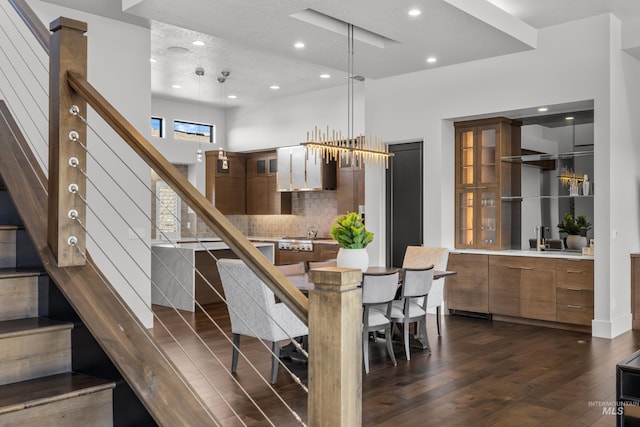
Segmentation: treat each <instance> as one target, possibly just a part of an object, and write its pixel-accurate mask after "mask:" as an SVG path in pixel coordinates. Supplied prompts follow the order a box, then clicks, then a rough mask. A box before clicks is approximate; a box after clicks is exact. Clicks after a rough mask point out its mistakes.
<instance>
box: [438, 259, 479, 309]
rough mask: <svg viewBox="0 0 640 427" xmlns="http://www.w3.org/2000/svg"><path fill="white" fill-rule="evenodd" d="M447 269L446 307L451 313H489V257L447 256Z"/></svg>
mask: <svg viewBox="0 0 640 427" xmlns="http://www.w3.org/2000/svg"><path fill="white" fill-rule="evenodd" d="M447 269H448V270H452V271H455V272H456V273H457V274H456V275H455V276H450V277H447V282H446V286H445V289H446V291H447V307H448V308H449V310H451V311H454V312H455V311H463V312H474V313H489V256H488V255H480V254H454V253H452V254H449V263H448V264H447Z"/></svg>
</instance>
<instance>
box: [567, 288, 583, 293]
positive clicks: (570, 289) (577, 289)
mask: <svg viewBox="0 0 640 427" xmlns="http://www.w3.org/2000/svg"><path fill="white" fill-rule="evenodd" d="M567 290H568V291H578V292H582V291H583V289H580V288H567Z"/></svg>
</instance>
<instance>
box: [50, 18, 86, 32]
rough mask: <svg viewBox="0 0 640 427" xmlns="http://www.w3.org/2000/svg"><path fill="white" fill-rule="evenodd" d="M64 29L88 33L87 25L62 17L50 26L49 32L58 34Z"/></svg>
mask: <svg viewBox="0 0 640 427" xmlns="http://www.w3.org/2000/svg"><path fill="white" fill-rule="evenodd" d="M62 28H68V29H71V30H76V31H80V32H82V33H86V32H87V23H86V22H83V21H78V20H76V19H71V18H66V17H64V16H60V17H59V18H57V19H55V20H54V21H52V22H51V23H50V24H49V31H52V32H54V33H55V32H56V31H58V30H60V29H62Z"/></svg>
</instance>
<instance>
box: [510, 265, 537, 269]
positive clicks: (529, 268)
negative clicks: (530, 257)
mask: <svg viewBox="0 0 640 427" xmlns="http://www.w3.org/2000/svg"><path fill="white" fill-rule="evenodd" d="M509 268H510V269H511V270H533V267H511V266H510V267H509Z"/></svg>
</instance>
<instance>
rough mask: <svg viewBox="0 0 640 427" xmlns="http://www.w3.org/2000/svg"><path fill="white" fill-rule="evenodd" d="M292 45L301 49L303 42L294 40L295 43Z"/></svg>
mask: <svg viewBox="0 0 640 427" xmlns="http://www.w3.org/2000/svg"><path fill="white" fill-rule="evenodd" d="M293 47H295V48H296V49H302V48H303V47H304V43H302V42H296V44H294V45H293Z"/></svg>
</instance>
